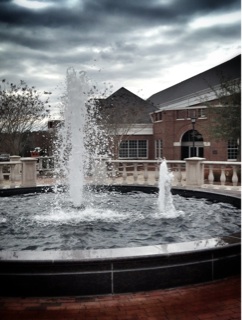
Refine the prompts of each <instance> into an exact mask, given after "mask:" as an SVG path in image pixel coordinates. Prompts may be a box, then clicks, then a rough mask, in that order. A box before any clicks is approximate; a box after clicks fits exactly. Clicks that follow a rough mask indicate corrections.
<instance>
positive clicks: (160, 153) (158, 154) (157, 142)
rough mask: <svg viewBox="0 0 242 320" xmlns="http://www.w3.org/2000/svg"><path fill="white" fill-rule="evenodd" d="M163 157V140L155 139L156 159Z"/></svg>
mask: <svg viewBox="0 0 242 320" xmlns="http://www.w3.org/2000/svg"><path fill="white" fill-rule="evenodd" d="M161 158H163V142H162V140H155V159H161Z"/></svg>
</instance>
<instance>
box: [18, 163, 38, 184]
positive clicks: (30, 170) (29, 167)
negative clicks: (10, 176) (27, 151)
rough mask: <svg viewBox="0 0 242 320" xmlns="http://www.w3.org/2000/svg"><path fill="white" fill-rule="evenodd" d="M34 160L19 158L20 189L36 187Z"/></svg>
mask: <svg viewBox="0 0 242 320" xmlns="http://www.w3.org/2000/svg"><path fill="white" fill-rule="evenodd" d="M36 161H37V159H36V158H21V162H22V183H21V186H22V187H35V186H36V177H37V171H36Z"/></svg>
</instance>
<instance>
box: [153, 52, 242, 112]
mask: <svg viewBox="0 0 242 320" xmlns="http://www.w3.org/2000/svg"><path fill="white" fill-rule="evenodd" d="M223 78H224V79H225V80H234V79H240V78H241V55H238V56H236V57H235V58H233V59H231V60H229V61H226V62H224V63H222V64H220V65H218V66H216V67H213V68H212V69H209V70H207V71H204V72H202V73H200V74H198V75H196V76H193V77H191V78H189V79H187V80H184V81H182V82H180V83H178V84H175V85H174V86H172V87H169V88H167V89H165V90H162V91H160V92H157V93H155V94H153V95H152V96H151V97H150V98H148V99H147V100H148V101H151V102H152V103H154V104H155V105H157V107H159V108H160V109H161V108H167V107H168V106H170V107H171V106H173V107H174V108H179V107H184V102H185V101H186V104H187V106H189V105H190V106H191V105H194V104H198V103H199V101H198V96H200V97H201V96H202V95H203V96H205V95H206V96H209V94H210V98H211V100H212V95H211V91H212V90H211V87H216V86H219V84H220V83H221V81H222V79H223ZM200 102H201V101H200Z"/></svg>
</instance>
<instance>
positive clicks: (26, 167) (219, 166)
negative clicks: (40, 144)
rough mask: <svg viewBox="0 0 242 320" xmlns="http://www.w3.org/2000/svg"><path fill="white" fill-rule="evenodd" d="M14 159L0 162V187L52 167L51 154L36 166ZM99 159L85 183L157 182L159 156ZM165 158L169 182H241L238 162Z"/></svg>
mask: <svg viewBox="0 0 242 320" xmlns="http://www.w3.org/2000/svg"><path fill="white" fill-rule="evenodd" d="M14 160H15V158H13V159H11V161H9V162H0V188H3V187H4V188H6V187H16V186H34V185H36V176H37V174H38V173H40V172H49V171H52V170H53V169H54V161H53V158H52V157H41V158H39V161H38V165H37V166H36V161H37V158H21V159H20V160H19V161H14ZM194 160H196V161H194ZM100 161H101V165H99V166H98V170H94V171H93V179H90V178H89V177H87V182H88V183H97V181H98V183H103V184H135V185H137V184H140V185H156V186H157V185H158V181H159V166H160V163H161V161H162V160H111V159H108V160H107V159H101V160H100ZM166 162H167V165H168V168H169V170H170V172H171V173H172V174H173V179H172V185H173V186H197V187H210V188H211V187H212V188H227V187H239V186H240V185H241V182H240V170H241V162H228V161H204V160H203V159H193V158H190V159H186V161H178V160H166ZM189 163H190V164H191V165H190V166H189V165H188V164H189ZM31 170H32V171H31ZM30 171H31V172H30ZM99 171H102V172H101V173H102V174H101V176H100V177H101V178H100V179H99V180H97V179H95V177H94V176H95V175H97V174H98V173H99ZM188 171H190V172H188ZM194 175H197V177H199V179H198V178H196V177H195V179H194ZM191 177H192V178H191ZM100 180H101V181H100Z"/></svg>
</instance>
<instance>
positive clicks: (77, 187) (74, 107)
mask: <svg viewBox="0 0 242 320" xmlns="http://www.w3.org/2000/svg"><path fill="white" fill-rule="evenodd" d="M66 82H67V96H66V101H65V106H64V107H65V109H64V125H63V126H62V127H61V130H60V132H59V134H60V136H59V141H60V142H59V143H58V146H59V148H60V149H59V151H60V152H59V153H57V156H58V158H59V159H58V161H56V162H57V163H59V164H60V165H61V170H62V171H64V172H65V177H66V179H67V187H68V192H69V196H70V200H71V202H72V203H73V205H74V206H76V207H80V206H81V205H82V202H83V199H82V198H83V187H84V177H85V162H86V159H85V157H86V148H85V143H84V142H85V134H86V133H85V126H86V117H87V106H86V105H87V103H88V98H89V96H88V92H89V90H90V88H89V83H88V80H87V77H86V74H85V73H84V72H79V73H78V74H77V73H76V71H75V70H74V69H72V68H69V69H68V70H67V76H66ZM58 171H60V168H58Z"/></svg>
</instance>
